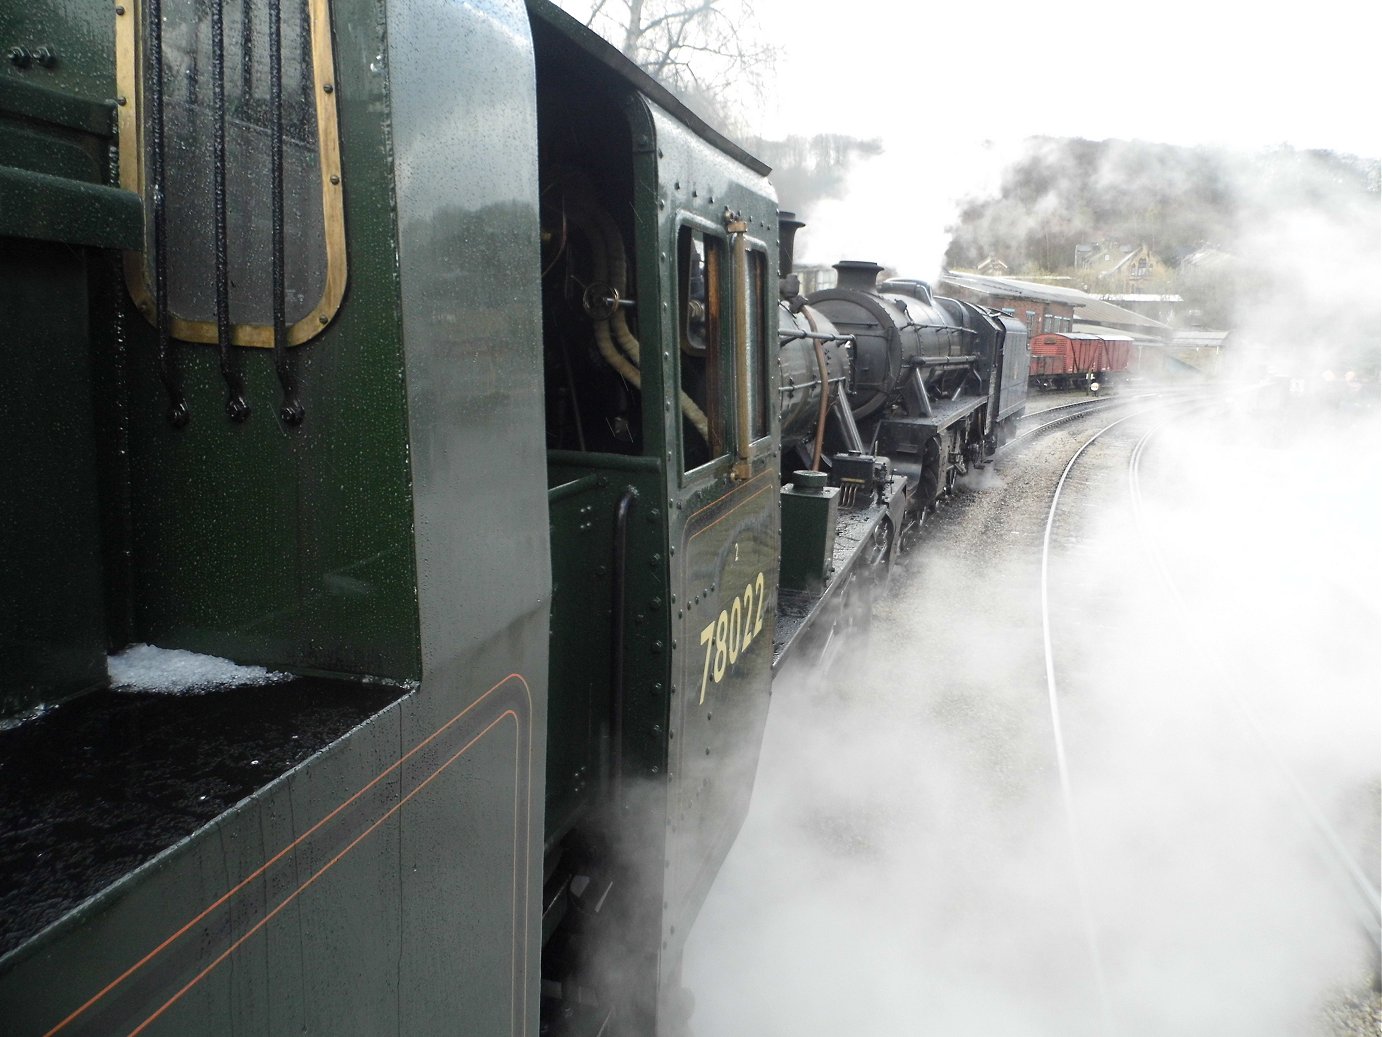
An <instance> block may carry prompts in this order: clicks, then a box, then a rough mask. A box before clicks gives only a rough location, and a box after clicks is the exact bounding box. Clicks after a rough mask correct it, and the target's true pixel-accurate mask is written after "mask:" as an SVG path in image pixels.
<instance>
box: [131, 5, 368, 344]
mask: <svg viewBox="0 0 1382 1037" xmlns="http://www.w3.org/2000/svg"><path fill="white" fill-rule="evenodd" d="M218 7H219V8H221V10H222V17H221V24H220V32H219V34H218V33H217V32H216V31H215V29H216V27H217V26H216V23H215V22H214V21H213V11H214V10H215V9H216V8H218ZM137 11H138V16H139V19H138V23H137V27H134V28H131V29H130V30H129V31H130V32H132V33H137V35H136V36H135V38H134V39H133V40H132V41H131V43H130V44H129V45H128V46H122V47H121V48H120V58H121V62H122V65H125V64H131V63H132V65H133V67H132V68H122V70H121V78H122V80H123V79H125V77H126V76H128V77H129V80H130V82H131V83H132V84H137V85H136V86H135V89H134V90H133V91H132V92H133V94H134V99H135V104H134V105H132V106H130V107H131V108H133V109H134V110H133V111H132V112H131V113H130V116H129V117H130V119H131V126H130V127H129V128H128V129H129V130H132V131H133V132H128V131H127V129H126V127H125V126H124V125H122V133H121V148H122V155H121V167H122V172H123V176H122V179H124V180H125V181H126V182H125V186H127V187H128V188H130V189H132V190H136V191H138V192H140V193H141V194H142V195H144V197H145V198H146V199H150V200H152V199H153V197H154V181H155V177H156V170H157V168H158V165H159V156H158V155H157V154H156V152H155V148H154V142H155V139H156V133H155V130H156V125H157V123H158V122H161V124H162V128H163V137H164V147H163V156H162V164H163V182H164V189H163V197H164V199H165V204H166V217H165V220H166V222H165V227H166V230H165V234H166V249H165V255H166V259H165V263H164V267H165V269H164V270H163V271H162V273H163V275H164V277H165V278H166V284H167V293H168V310H169V314H170V316H171V317H172V319H173V321H174V323H175V333H176V334H178V336H179V337H181V338H185V339H188V340H191V341H206V342H214V341H215V340H216V331H215V327H216V325H215V321H216V286H215V280H214V279H213V278H211V277H208V276H207V274H206V271H207V270H208V269H211V267H212V264H213V261H214V258H215V256H216V255H217V252H218V249H219V248H221V247H223V248H224V251H225V254H226V258H227V261H228V264H229V278H228V280H229V308H230V315H229V316H230V323H231V324H232V325H233V326H234V328H235V341H237V342H239V343H241V344H244V345H269V344H271V340H270V337H269V331H270V329H271V326H272V324H273V320H274V297H275V288H274V284H273V281H272V272H273V268H274V264H273V262H272V254H273V247H274V246H273V242H274V233H273V226H274V214H273V207H272V206H271V205H269V204H267V203H266V202H265V200H264V199H265V196H266V191H267V189H268V181H269V172H270V169H271V167H272V163H273V150H274V148H275V147H276V146H277V145H278V144H281V147H282V171H283V205H282V220H283V224H284V225H283V231H282V233H283V241H284V253H285V254H284V256H283V280H284V284H283V288H282V292H283V297H284V309H285V323H286V324H287V325H288V326H289V328H290V333H289V338H290V341H291V342H300V341H303V340H305V339H306V338H309V337H311V336H312V335H313V334H315V333H316V332H318V331H320V330H321V328H322V327H323V326H324V325H325V324H326V323H327V322H328V321H329V320H330V317H331V316H332V315H333V314H334V312H335V309H336V307H337V305H339V301H340V300H339V296H340V295H341V293H342V290H343V286H344V261H345V260H344V248H343V230H342V214H341V199H340V191H339V184H340V180H341V177H340V159H339V153H338V151H337V149H336V145H335V141H336V128H335V107H334V106H335V97H334V84H333V83H332V78H333V77H332V75H331V50H330V46H331V43H330V25H329V18H328V15H327V7H326V4H325V2H324V0H283V3H282V5H281V15H280V23H279V24H280V31H279V34H278V36H279V38H278V56H277V60H276V61H275V60H273V54H272V51H271V47H270V43H271V41H272V37H271V32H270V29H271V21H272V14H273V10H272V9H271V7H270V5H269V3H268V0H245V2H243V3H235V4H225V5H223V6H222V5H213V4H208V3H204V2H202V0H163V3H162V5H161V24H162V31H161V33H159V34H157V35H155V34H154V33H151V32H150V31H149V25H148V22H147V18H148V10H147V7H145V6H144V5H139V7H138V8H137ZM128 21H129V20H124V21H122V23H121V26H120V28H121V29H122V30H123V29H124V27H125V24H127V23H128ZM218 37H219V39H218ZM218 43H219V49H220V51H221V54H220V56H219V58H218V55H217V49H218ZM155 46H157V47H158V53H155V52H154V49H155ZM218 64H219V65H220V66H221V68H222V69H223V71H222V72H221V74H220V75H219V76H218V75H217V72H216V69H217V65H218ZM159 68H161V69H162V76H161V96H160V92H159V89H158V88H159V82H158V77H156V75H155V72H156V70H157V69H159ZM218 80H219V83H218ZM218 86H219V91H218ZM218 93H219V95H220V96H219V97H218ZM275 100H277V102H278V103H277V105H275V103H274V102H275ZM123 118H124V113H123V111H122V119H123ZM280 130H281V136H278V133H279V132H280ZM218 140H219V144H218ZM218 151H219V152H221V153H222V154H223V155H224V158H223V159H221V158H219V157H218ZM218 166H219V167H220V168H219V169H218ZM219 175H223V176H224V182H225V209H226V214H225V215H226V226H225V240H224V243H223V245H219V246H218V242H217V231H216V222H217V221H216V214H215V213H216V210H215V197H216V183H217V180H218V176H219ZM145 212H146V220H147V221H148V227H147V229H146V232H145V235H146V240H150V241H152V240H153V233H154V231H153V219H154V216H153V212H154V206H153V205H152V204H149V205H146V206H145ZM153 260H154V253H153V250H152V249H146V250H145V254H144V255H143V256H142V257H141V258H140V260H139V262H138V263H137V264H136V265H134V266H133V267H132V268H131V278H130V280H131V282H132V283H131V285H130V287H131V292H132V294H134V296H135V298H136V299H137V300H138V301H140V302H141V305H142V308H143V309H144V310H145V312H146V313H149V312H150V307H149V298H150V296H151V294H152V292H151V286H152V285H153V284H154V278H155V271H154V270H153V269H152V264H153Z"/></svg>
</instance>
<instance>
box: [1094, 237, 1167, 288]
mask: <svg viewBox="0 0 1382 1037" xmlns="http://www.w3.org/2000/svg"><path fill="white" fill-rule="evenodd" d="M1075 266H1076V268H1077V269H1079V270H1082V271H1086V272H1087V276H1088V278H1089V286H1090V290H1091V291H1095V292H1101V293H1112V294H1123V295H1133V294H1138V293H1139V292H1142V291H1144V288H1143V286H1144V285H1146V284H1148V283H1150V282H1151V281H1152V280H1154V279H1157V278H1159V277H1161V276H1162V275H1163V274H1164V273H1165V272H1166V265H1165V264H1164V263H1162V261H1161V260H1160V259H1158V258H1157V257H1156V256H1154V255H1152V253H1151V250H1150V249H1148V248H1147V246H1146V245H1119V244H1111V243H1110V244H1103V243H1100V242H1097V241H1093V242H1089V243H1087V244H1082V245H1076V246H1075Z"/></svg>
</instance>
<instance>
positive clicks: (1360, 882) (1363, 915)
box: [1128, 422, 1382, 960]
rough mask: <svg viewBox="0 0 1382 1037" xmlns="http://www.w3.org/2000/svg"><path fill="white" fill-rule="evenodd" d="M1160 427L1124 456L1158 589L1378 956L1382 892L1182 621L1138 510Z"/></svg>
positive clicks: (1209, 650)
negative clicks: (1285, 792) (1147, 458)
mask: <svg viewBox="0 0 1382 1037" xmlns="http://www.w3.org/2000/svg"><path fill="white" fill-rule="evenodd" d="M1165 425H1166V423H1165V422H1163V423H1162V424H1160V425H1157V426H1156V427H1154V428H1152V429H1149V430H1148V431H1147V432H1146V433H1145V434H1144V435H1143V436H1142V438H1141V439H1139V440H1138V441H1137V444H1136V446H1134V447H1133V452H1132V456H1131V457H1130V458H1129V460H1128V489H1129V491H1130V493H1131V495H1132V503H1133V514H1134V520H1135V522H1136V525H1137V530H1138V535H1139V537H1140V538H1141V540H1142V543H1143V547H1144V550H1145V551H1146V553H1147V557H1148V560H1149V561H1150V562H1151V564H1152V567H1153V568H1154V569H1155V570H1156V572H1157V574H1158V575H1159V576H1160V578H1161V582H1162V586H1163V589H1164V590H1165V591H1166V593H1167V596H1168V597H1169V598H1170V599H1171V604H1172V606H1173V608H1174V611H1175V615H1176V618H1177V620H1178V621H1180V623H1181V626H1182V627H1183V629H1184V632H1185V636H1186V639H1187V640H1188V641H1190V642H1191V643H1193V644H1195V645H1196V646H1197V647H1198V648H1199V651H1200V655H1201V657H1202V658H1203V659H1204V660H1205V661H1206V662H1208V663H1210V664H1211V665H1213V666H1214V667H1215V668H1216V669H1218V670H1220V671H1221V676H1222V678H1223V679H1222V680H1220V681H1219V682H1218V685H1219V687H1220V689H1221V691H1220V696H1221V697H1222V698H1223V699H1224V701H1226V702H1227V703H1228V704H1229V705H1230V706H1231V707H1232V708H1233V710H1234V712H1236V713H1237V715H1238V717H1239V719H1240V720H1241V721H1242V723H1243V725H1244V727H1246V728H1247V731H1248V733H1249V735H1250V736H1251V738H1252V742H1253V744H1254V745H1255V746H1256V747H1257V749H1258V751H1259V752H1260V753H1261V755H1262V757H1263V758H1264V760H1265V761H1266V763H1267V764H1268V766H1269V767H1270V768H1271V769H1272V770H1274V771H1275V772H1276V773H1277V775H1278V776H1279V777H1281V778H1282V779H1283V780H1284V782H1285V784H1286V786H1287V787H1288V788H1289V789H1290V790H1291V793H1292V795H1293V797H1294V798H1295V801H1296V805H1297V806H1298V807H1299V808H1300V810H1301V813H1302V814H1304V816H1305V818H1306V820H1307V821H1308V822H1309V825H1310V827H1311V829H1312V831H1313V834H1314V836H1315V840H1316V847H1317V849H1318V850H1319V852H1320V853H1321V854H1322V855H1323V856H1324V858H1325V860H1326V861H1327V862H1328V863H1330V864H1332V865H1334V866H1335V868H1336V869H1338V871H1339V872H1341V873H1342V876H1343V878H1344V879H1345V880H1346V883H1347V886H1348V891H1349V893H1350V894H1351V896H1350V898H1349V899H1350V903H1351V904H1352V905H1353V908H1354V912H1355V914H1356V915H1357V916H1358V920H1359V922H1360V923H1361V924H1362V925H1363V927H1364V928H1365V929H1366V930H1367V933H1368V936H1369V938H1370V939H1371V940H1372V942H1373V944H1374V945H1376V946H1377V948H1378V953H1379V956H1380V957H1379V960H1382V892H1379V890H1378V887H1377V886H1375V885H1374V884H1373V882H1372V880H1371V879H1369V878H1368V876H1367V875H1366V874H1365V873H1364V871H1363V869H1362V868H1361V867H1359V865H1358V862H1357V861H1356V860H1354V858H1353V855H1352V854H1351V853H1350V852H1349V851H1348V848H1347V847H1346V846H1345V845H1344V841H1343V838H1342V837H1341V836H1340V835H1339V833H1338V831H1337V830H1336V829H1335V828H1334V826H1333V825H1332V824H1331V823H1330V822H1329V819H1328V818H1327V817H1326V816H1325V814H1324V811H1322V810H1321V809H1320V808H1319V806H1318V805H1317V804H1316V803H1315V801H1314V800H1313V799H1312V798H1311V796H1310V794H1309V793H1308V792H1307V791H1306V790H1305V786H1304V785H1303V784H1302V783H1301V781H1300V779H1299V778H1298V777H1297V776H1296V774H1295V772H1294V771H1293V770H1292V769H1291V766H1290V764H1288V763H1287V762H1286V760H1285V758H1284V757H1283V756H1282V754H1281V753H1280V752H1279V751H1278V749H1277V748H1276V746H1275V745H1273V744H1272V741H1271V739H1270V738H1269V737H1268V735H1267V733H1266V732H1265V731H1264V730H1263V728H1262V725H1261V724H1260V723H1259V722H1258V719H1257V716H1256V714H1255V713H1254V712H1253V710H1252V707H1251V706H1250V705H1249V704H1248V702H1247V700H1246V699H1245V698H1244V697H1243V696H1242V695H1241V694H1239V693H1238V692H1237V691H1236V690H1234V689H1235V688H1236V687H1237V685H1238V682H1237V681H1235V680H1233V679H1232V674H1230V673H1228V672H1227V669H1226V667H1225V666H1224V661H1223V659H1222V657H1221V656H1220V655H1219V654H1218V653H1217V652H1215V651H1214V650H1213V646H1212V645H1210V644H1208V643H1206V641H1205V639H1204V638H1203V637H1202V636H1200V635H1199V633H1198V631H1197V630H1196V629H1195V626H1194V624H1192V623H1189V622H1187V621H1186V614H1187V613H1188V611H1189V609H1188V606H1187V605H1186V602H1185V599H1184V598H1183V597H1182V596H1181V593H1180V588H1179V587H1177V586H1176V582H1175V579H1174V578H1173V577H1172V576H1171V572H1170V569H1169V568H1168V567H1167V565H1166V559H1165V557H1164V556H1163V555H1162V553H1161V551H1160V549H1159V548H1158V546H1157V543H1156V539H1155V538H1154V537H1153V536H1152V534H1151V530H1150V526H1149V524H1148V522H1147V518H1146V514H1145V512H1144V509H1143V496H1142V467H1141V466H1142V457H1143V455H1144V454H1145V452H1146V448H1147V445H1148V443H1150V442H1151V440H1152V438H1153V437H1154V436H1155V435H1156V434H1157V433H1158V432H1160V431H1161V430H1162V429H1163V428H1165Z"/></svg>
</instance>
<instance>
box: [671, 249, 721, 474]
mask: <svg viewBox="0 0 1382 1037" xmlns="http://www.w3.org/2000/svg"><path fill="white" fill-rule="evenodd" d="M724 254H725V248H724V242H723V241H722V240H721V239H720V238H718V237H715V236H714V235H710V234H706V233H704V232H703V231H700V230H697V229H695V228H692V227H682V228H681V230H680V231H679V232H678V234H677V275H678V292H677V296H678V298H677V337H678V339H679V342H680V349H679V350H678V354H679V356H680V374H681V379H680V382H681V386H680V390H681V391H680V394H679V397H680V398H679V404H680V410H681V441H682V466H683V470H685V471H688V472H689V471H691V470H692V469H693V468H699V467H700V466H701V465H703V464H706V463H707V462H709V461H713V460H715V459H716V458H719V457H722V456H724V454H725V453H726V452H727V450H728V447H727V443H728V437H727V436H726V434H725V431H726V414H725V408H724V406H723V405H722V403H721V401H722V400H723V399H724V391H723V389H724V386H723V380H724V372H723V350H722V349H721V342H720V334H721V327H722V319H721V316H722V312H723V298H722V297H723V287H722V286H723V277H724V269H725V267H724Z"/></svg>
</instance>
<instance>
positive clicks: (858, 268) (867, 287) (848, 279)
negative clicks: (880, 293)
mask: <svg viewBox="0 0 1382 1037" xmlns="http://www.w3.org/2000/svg"><path fill="white" fill-rule="evenodd" d="M882 272H883V268H882V267H881V266H879V265H878V264H877V263H871V262H869V261H868V260H867V259H863V260H860V259H842V260H840V261H839V262H838V263H836V264H835V273H836V275H837V280H836V282H835V287H836V288H850V289H853V290H855V291H860V292H871V291H873V290H874V289H875V288H876V287H877V285H878V275H879V274H881V273H882Z"/></svg>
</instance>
